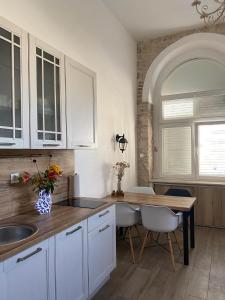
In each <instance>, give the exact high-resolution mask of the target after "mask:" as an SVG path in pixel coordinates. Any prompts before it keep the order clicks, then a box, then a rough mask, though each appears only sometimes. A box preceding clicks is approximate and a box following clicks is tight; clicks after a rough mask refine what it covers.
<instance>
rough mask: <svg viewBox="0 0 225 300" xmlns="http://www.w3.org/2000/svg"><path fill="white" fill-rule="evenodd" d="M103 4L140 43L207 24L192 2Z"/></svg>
mask: <svg viewBox="0 0 225 300" xmlns="http://www.w3.org/2000/svg"><path fill="white" fill-rule="evenodd" d="M103 1H104V3H105V4H106V5H107V6H108V7H109V8H110V10H111V11H112V12H113V13H114V15H115V16H116V17H117V18H118V19H119V21H120V22H121V23H122V24H123V25H124V26H125V28H126V29H127V30H128V31H129V32H130V33H131V34H132V36H133V37H134V38H135V39H136V40H138V41H140V40H144V39H149V38H155V37H159V36H163V35H167V34H169V33H174V32H179V31H182V30H185V29H191V28H194V27H196V26H201V25H203V24H204V23H203V21H202V20H200V18H199V15H198V14H197V13H196V11H195V9H194V8H193V7H192V6H191V3H192V1H193V0H103ZM210 1H211V0H208V1H206V0H204V1H203V2H205V3H206V2H209V3H210Z"/></svg>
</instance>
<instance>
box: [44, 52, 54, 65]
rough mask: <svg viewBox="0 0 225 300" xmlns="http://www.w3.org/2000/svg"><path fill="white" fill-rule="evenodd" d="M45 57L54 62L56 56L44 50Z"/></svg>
mask: <svg viewBox="0 0 225 300" xmlns="http://www.w3.org/2000/svg"><path fill="white" fill-rule="evenodd" d="M44 58H46V59H48V60H50V61H52V62H54V56H53V55H51V54H49V53H47V52H45V51H44Z"/></svg>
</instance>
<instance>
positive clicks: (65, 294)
mask: <svg viewBox="0 0 225 300" xmlns="http://www.w3.org/2000/svg"><path fill="white" fill-rule="evenodd" d="M55 243H56V247H55V249H56V253H55V255H56V256H55V262H56V300H85V299H87V298H88V267H87V221H86V220H85V221H83V222H81V223H79V224H76V225H75V226H72V227H71V228H69V229H67V230H65V231H63V232H61V233H59V234H57V235H56V238H55Z"/></svg>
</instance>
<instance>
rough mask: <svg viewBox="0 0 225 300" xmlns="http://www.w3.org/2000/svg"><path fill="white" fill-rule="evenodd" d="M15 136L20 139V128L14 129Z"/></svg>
mask: <svg viewBox="0 0 225 300" xmlns="http://www.w3.org/2000/svg"><path fill="white" fill-rule="evenodd" d="M16 138H17V139H21V130H16Z"/></svg>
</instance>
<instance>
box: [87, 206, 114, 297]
mask: <svg viewBox="0 0 225 300" xmlns="http://www.w3.org/2000/svg"><path fill="white" fill-rule="evenodd" d="M108 211H109V213H108V220H107V219H106V220H105V222H104V223H102V222H101V218H102V217H105V216H106V214H104V215H103V213H102V214H98V217H99V220H98V221H97V220H96V225H98V222H99V223H100V225H99V226H97V227H96V228H95V229H93V230H92V231H91V232H89V233H88V267H89V295H90V296H92V295H94V294H95V292H96V291H97V290H98V288H99V287H101V285H102V283H104V281H105V280H106V279H107V277H108V276H109V275H110V273H111V272H112V270H113V269H114V268H115V267H116V229H115V227H116V225H115V208H114V206H112V207H111V208H110V209H109V210H107V212H108ZM96 216H97V215H96ZM92 218H93V217H92Z"/></svg>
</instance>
